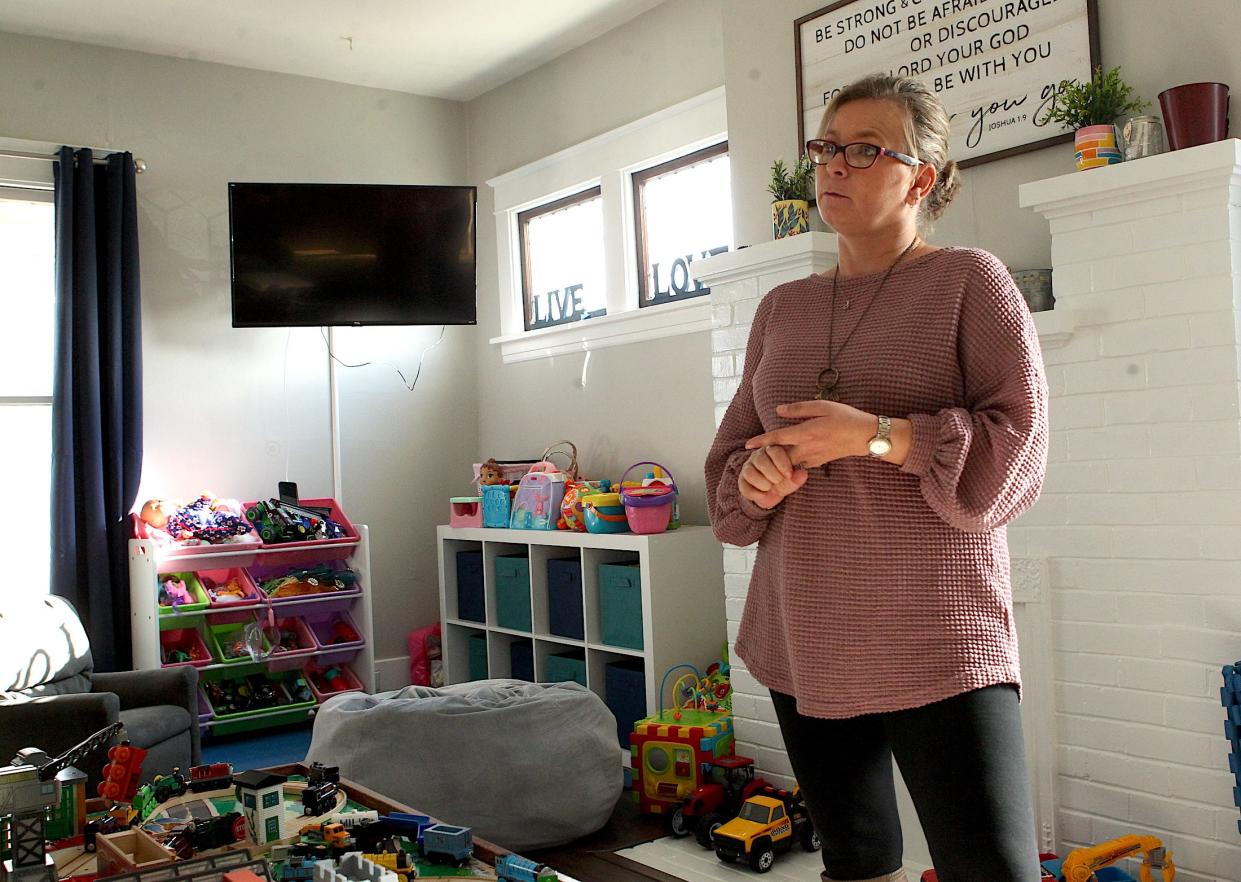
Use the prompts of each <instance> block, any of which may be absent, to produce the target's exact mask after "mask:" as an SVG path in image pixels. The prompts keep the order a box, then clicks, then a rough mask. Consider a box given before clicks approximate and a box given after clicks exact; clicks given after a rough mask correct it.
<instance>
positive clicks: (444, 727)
mask: <svg viewBox="0 0 1241 882" xmlns="http://www.w3.org/2000/svg"><path fill="white" fill-rule="evenodd" d="M621 757H622V749H621V747H620V745H619V744H618V743H617V741H616V719H615V717H613V716H612V712H611V711H610V710H608V707H607V705H605V704H604V703H603V701H602V699H600V698H599V696H597V695H595V694H594V693H593V692H591V691H590V690H588V689H586V688H585V687H583V686H580V685H578V684H577V683H571V682H570V683H527V682H525V681H522V680H479V681H475V682H472V683H462V684H458V685H455V686H445V687H443V688H440V689H433V688H431V687H428V686H407V687H406V688H404V689H400V690H397V691H396V692H384V693H380V694H378V695H366V694H363V693H359V692H351V693H346V694H344V695H338V696H336V697H334V698H330V699H328V700H327V701H326V702H324V704H323V706H322V707H321V708H320V709H319V713H318V715H317V716H316V717H315V724H314V735H313V737H312V738H311V742H310V752H309V753H308V754H307V756H306V762H307V763H311V762H321V763H324V764H327V765H335V766H339V767H340V774H341V776H342V777H346V778H350V779H351V780H353V781H356V782H358V783H359V784H361V785H363V786H365V787H369V788H370V789H372V790H375V791H377V792H378V793H382V794H383V795H384V796H387V797H390V798H391V799H394V800H396V801H398V802H403V803H405V804H406V805H409V806H412V807H413V808H415V809H417V810H418V811H420V812H425V813H426V814H430V815H433V816H435V817H436V818H439V819H440V820H441V821H444V822H445V823H448V824H460V825H464V826H468V827H472V828H473V830H474V834H475V835H476V836H479V837H481V838H483V839H487V840H489V841H491V842H493V843H495V844H497V845H501V846H504V847H505V848H509V849H512V850H513V851H527V850H531V849H536V848H546V847H550V846H554V845H563V844H564V843H566V842H571V841H572V840H574V839H577V838H578V837H581V836H585V835H586V834H588V833H593V832H594V831H596V830H598V829H599V828H601V827H602V826H603V825H604V824H606V823H607V821H608V818H610V817H611V815H612V810H613V809H614V808H615V806H616V802H617V800H618V799H619V798H620V795H621V791H622V789H623V786H624V771H623V769H622V766H621Z"/></svg>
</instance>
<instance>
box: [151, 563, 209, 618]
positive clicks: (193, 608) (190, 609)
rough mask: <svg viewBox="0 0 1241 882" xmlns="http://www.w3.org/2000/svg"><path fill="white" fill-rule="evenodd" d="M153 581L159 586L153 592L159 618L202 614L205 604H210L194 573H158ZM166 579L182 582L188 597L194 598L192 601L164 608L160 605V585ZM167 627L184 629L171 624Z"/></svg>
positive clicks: (201, 584)
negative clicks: (154, 592) (188, 594)
mask: <svg viewBox="0 0 1241 882" xmlns="http://www.w3.org/2000/svg"><path fill="white" fill-rule="evenodd" d="M155 579H156V581H157V582H158V583H159V585H157V586H156V588H155V591H156V598H157V599H156V606H158V607H159V614H160V616H161V617H162V616H176V615H182V614H184V613H197V612H202V611H203V610H205V609H206V608H207V604H209V603H210V602H211V601H210V598H208V597H207V592H206V591H204V590H203V583H202V582H200V581H198V576H197V575H196V574H195V573H160V574H159V575H158V576H156V577H155ZM167 579H181V580H182V581H184V582H185V588H186V590H187V591H189V592H190V597H192V598H194V600H193V601H192V602H191V603H182V604H180V605H179V606H164V605H163V604H162V603H159V602H158V597H159V590H160V585H163V583H164V581H165V580H167ZM167 627H169V628H184V627H185V625H178V624H176V623H175V622H173V623H171V624H169V625H168V626H167Z"/></svg>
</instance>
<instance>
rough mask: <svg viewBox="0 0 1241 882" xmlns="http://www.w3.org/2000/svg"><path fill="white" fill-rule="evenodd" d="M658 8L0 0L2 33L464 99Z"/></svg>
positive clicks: (521, 1) (644, 3) (495, 2)
mask: <svg viewBox="0 0 1241 882" xmlns="http://www.w3.org/2000/svg"><path fill="white" fill-rule="evenodd" d="M661 2H663V0H106V2H105V0H3V2H0V31H8V32H10V33H17V34H29V35H32V36H39V37H51V38H54V39H58V40H72V41H74V42H78V43H90V44H94V45H97V46H111V47H114V48H117V49H132V50H136V51H139V52H150V53H154V54H157V55H168V56H172V57H176V58H188V59H195V60H199V61H214V62H219V63H221V64H231V65H237V66H239V67H248V68H255V69H258V70H269V71H277V72H280V73H289V74H298V75H301V76H308V77H317V78H319V79H325V80H335V81H337V82H342V83H353V84H355V85H359V86H370V87H373V88H379V89H394V90H397V91H400V92H410V93H413V94H416V95H429V96H433V97H439V98H450V99H454V100H457V101H469V100H471V99H473V98H476V97H478V96H479V95H481V94H483V93H484V92H487V91H490V90H491V89H494V88H495V87H496V86H499V85H500V84H502V83H505V82H508V81H509V80H511V79H514V78H515V77H518V76H520V75H522V74H523V73H526V72H527V71H530V70H533V69H534V68H536V67H538V66H539V65H541V64H544V63H546V62H547V61H550V60H551V59H553V58H555V57H556V56H558V55H561V54H563V53H564V52H567V51H569V50H570V49H574V48H576V47H578V46H581V45H583V44H584V43H587V42H589V41H590V40H593V39H594V38H595V37H597V36H599V35H600V34H603V33H605V32H606V31H609V30H611V29H612V28H614V27H617V26H618V25H620V24H623V23H624V22H626V21H629V20H630V19H632V18H636V17H637V16H638V15H641V14H642V13H643V12H646V11H647V10H649V9H651V8H653V7H655V6H658V5H659V4H660V3H661ZM84 12H85V14H84Z"/></svg>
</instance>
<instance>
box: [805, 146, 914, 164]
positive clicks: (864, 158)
mask: <svg viewBox="0 0 1241 882" xmlns="http://www.w3.org/2000/svg"><path fill="white" fill-rule="evenodd" d="M841 151H844V154H845V162H846V163H848V164H849V165H851V166H852V167H853V168H870V167H871V166H872V165H874V164H875V160H876V159H878V158H879V157H880V156H891V157H892V158H893V159H895V160H898V161H900V162H903V163H905V165H921V164H922V160H920V159H914V158H913V157H912V156H909V155H907V154H905V153H897V152H896V151H895V150H889V149H888V148H887V147H880V146H879V145H878V144H867V143H866V142H865V141H854V142H853V143H852V144H837V143H836V142H835V141H821V140H817V139H816V140H814V141H807V142H806V155H807V156H809V157H810V161H811V162H813V163H814V164H815V165H827V164H828V163H829V162H831V161H832V157H834V156H835V155H836V154H837V153H840V152H841Z"/></svg>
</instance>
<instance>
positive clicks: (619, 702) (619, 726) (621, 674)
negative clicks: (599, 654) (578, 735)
mask: <svg viewBox="0 0 1241 882" xmlns="http://www.w3.org/2000/svg"><path fill="white" fill-rule="evenodd" d="M603 702H604V704H606V705H607V706H608V710H610V711H611V712H612V716H614V717H616V736H617V738H619V739H620V743H621V747H624V748H628V747H629V736H630V735H632V734H633V726H634V723H636V722H638V720H642V719H645V718H646V716H647V714H648V711H647V709H646V669H645V668H644V667H643V664H642V659H640V658H625V659H619V660H617V661H614V662H608V663H607V664H606V665H604V666H603Z"/></svg>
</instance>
